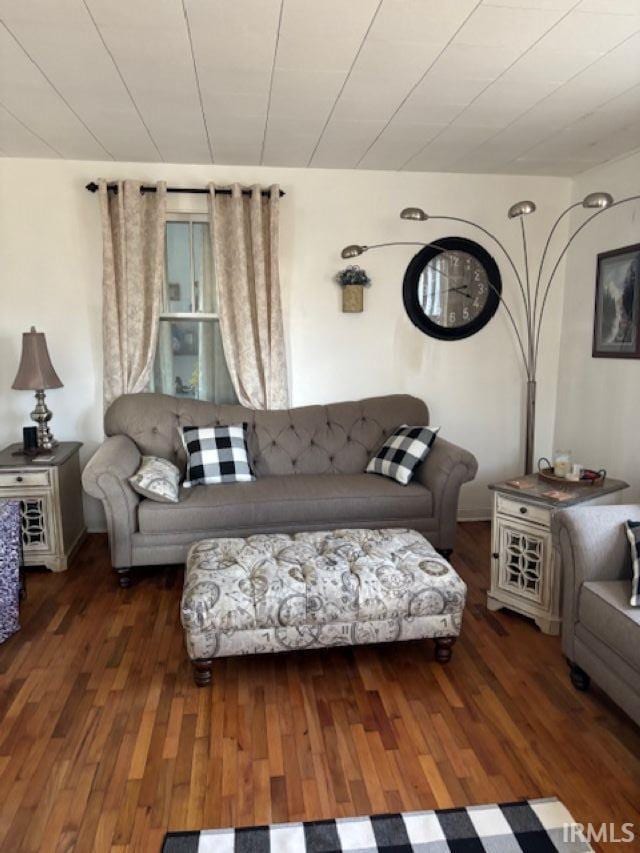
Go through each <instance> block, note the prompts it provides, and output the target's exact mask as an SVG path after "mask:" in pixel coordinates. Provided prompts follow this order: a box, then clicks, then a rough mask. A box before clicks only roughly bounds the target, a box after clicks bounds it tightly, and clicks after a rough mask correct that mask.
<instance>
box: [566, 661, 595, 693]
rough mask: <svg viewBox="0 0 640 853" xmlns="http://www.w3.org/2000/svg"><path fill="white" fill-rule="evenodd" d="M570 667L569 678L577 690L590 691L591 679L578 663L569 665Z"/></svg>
mask: <svg viewBox="0 0 640 853" xmlns="http://www.w3.org/2000/svg"><path fill="white" fill-rule="evenodd" d="M569 666H570V670H569V678H570V679H571V683H572V684H573V686H574V687H575V688H576V690H588V689H589V685H590V684H591V677H590V676H589V675H587V673H586V672H585V671H584V669H582V668H581V667H579V666H578V664H577V663H569Z"/></svg>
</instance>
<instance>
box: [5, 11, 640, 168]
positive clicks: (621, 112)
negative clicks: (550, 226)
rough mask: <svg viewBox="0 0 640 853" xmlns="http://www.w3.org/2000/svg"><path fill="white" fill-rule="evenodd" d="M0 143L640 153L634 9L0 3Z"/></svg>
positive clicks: (378, 158)
mask: <svg viewBox="0 0 640 853" xmlns="http://www.w3.org/2000/svg"><path fill="white" fill-rule="evenodd" d="M0 20H1V21H2V24H3V25H2V26H0V154H1V155H4V156H9V157H62V158H72V159H91V160H94V159H95V160H110V159H113V160H122V161H128V160H140V161H166V162H179V163H182V162H184V163H209V162H214V163H243V164H255V163H263V164H265V165H277V166H315V167H338V168H360V169H404V170H419V171H456V172H457V171H459V172H509V173H521V174H551V175H573V174H577V173H579V172H581V171H584V170H585V169H588V168H590V167H592V166H593V165H595V164H597V163H602V162H604V161H607V160H610V159H613V158H615V157H618V156H620V155H622V154H625V153H627V152H629V151H632V150H635V149H637V148H640V0H480V1H479V0H0Z"/></svg>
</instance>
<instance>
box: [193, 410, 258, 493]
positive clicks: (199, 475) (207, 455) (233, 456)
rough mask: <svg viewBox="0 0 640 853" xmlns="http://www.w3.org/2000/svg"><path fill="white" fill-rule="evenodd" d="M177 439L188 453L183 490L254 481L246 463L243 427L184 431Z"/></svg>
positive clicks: (232, 426) (245, 427) (247, 455)
mask: <svg viewBox="0 0 640 853" xmlns="http://www.w3.org/2000/svg"><path fill="white" fill-rule="evenodd" d="M180 435H181V437H182V443H183V444H184V449H185V450H186V452H187V476H186V478H185V481H184V483H183V485H184V487H185V488H187V489H188V488H190V487H191V486H196V485H198V484H202V485H205V486H210V485H214V484H217V483H248V482H250V481H251V480H255V475H254V473H253V469H252V468H251V463H250V462H249V451H248V449H247V424H246V423H243V424H232V425H230V426H217V427H183V428H182V432H181V433H180Z"/></svg>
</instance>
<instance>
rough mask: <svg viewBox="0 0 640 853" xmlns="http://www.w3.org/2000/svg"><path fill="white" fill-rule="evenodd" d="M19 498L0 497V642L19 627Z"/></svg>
mask: <svg viewBox="0 0 640 853" xmlns="http://www.w3.org/2000/svg"><path fill="white" fill-rule="evenodd" d="M20 533H21V527H20V502H19V501H0V643H3V642H4V641H5V640H7V639H8V638H9V637H10V636H11V635H12V634H15V632H16V631H19V630H20V623H19V621H18V613H19V610H18V608H19V595H20V555H21V546H20Z"/></svg>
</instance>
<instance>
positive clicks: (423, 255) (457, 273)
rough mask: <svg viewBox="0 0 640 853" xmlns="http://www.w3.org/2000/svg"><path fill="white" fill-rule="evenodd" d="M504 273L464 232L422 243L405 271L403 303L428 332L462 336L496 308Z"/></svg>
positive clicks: (443, 336)
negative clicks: (423, 245) (422, 246)
mask: <svg viewBox="0 0 640 853" xmlns="http://www.w3.org/2000/svg"><path fill="white" fill-rule="evenodd" d="M501 292H502V279H501V278H500V271H499V270H498V265H497V264H496V262H495V261H494V259H493V258H492V257H491V255H490V254H489V253H488V252H487V251H486V250H485V249H483V248H482V246H479V245H478V244H477V243H474V242H473V240H466V239H464V238H463V237H443V238H442V239H441V240H434V241H433V244H432V245H430V246H425V247H424V249H421V250H420V251H419V252H418V254H417V255H415V257H414V258H412V260H411V262H410V263H409V266H408V267H407V271H406V272H405V274H404V284H403V291H402V294H403V299H404V307H405V309H406V312H407V314H408V315H409V318H410V320H411V322H412V323H413V324H414V325H415V326H417V327H418V328H419V329H420V330H421V331H423V332H424V333H425V334H426V335H430V336H431V337H433V338H439V339H440V340H445V341H458V340H461V339H462V338H468V337H469V336H470V335H475V333H476V332H479V331H480V329H482V328H483V327H484V326H486V325H487V323H488V322H489V320H490V319H491V318H492V317H493V315H494V314H495V313H496V311H497V309H498V306H499V304H500V293H501Z"/></svg>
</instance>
